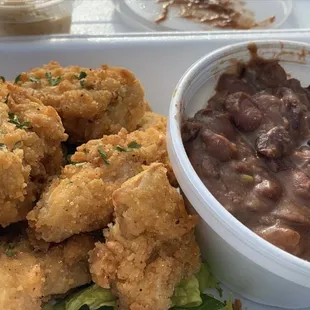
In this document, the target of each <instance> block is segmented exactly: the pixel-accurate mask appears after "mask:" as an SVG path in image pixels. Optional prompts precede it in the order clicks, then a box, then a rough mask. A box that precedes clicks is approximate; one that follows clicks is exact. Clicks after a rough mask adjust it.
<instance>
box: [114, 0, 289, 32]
mask: <svg viewBox="0 0 310 310" xmlns="http://www.w3.org/2000/svg"><path fill="white" fill-rule="evenodd" d="M115 3H116V6H117V8H118V10H119V12H121V14H122V15H123V18H125V19H126V20H127V22H128V23H130V24H132V25H134V26H137V25H140V26H141V27H142V28H145V29H149V30H155V31H171V30H175V31H202V30H204V31H210V30H223V29H216V28H212V27H210V26H208V25H207V24H200V23H197V22H194V21H190V20H187V19H184V18H180V17H179V16H178V15H179V14H178V11H179V10H178V8H175V7H171V8H170V9H169V15H168V18H167V20H165V21H164V22H162V23H159V24H157V23H156V22H155V19H156V18H157V17H158V16H159V15H160V12H161V8H162V3H157V2H156V0H115ZM244 3H245V9H247V10H249V11H251V12H253V13H254V16H255V20H256V21H257V22H260V21H263V20H266V19H268V18H270V17H272V16H275V22H273V23H270V24H268V25H266V27H265V28H278V27H280V26H281V25H282V24H283V23H284V22H285V21H286V19H287V18H288V16H289V15H290V13H291V11H292V7H293V0H245V1H244Z"/></svg>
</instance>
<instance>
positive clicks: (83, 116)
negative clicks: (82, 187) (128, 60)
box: [18, 62, 147, 142]
mask: <svg viewBox="0 0 310 310" xmlns="http://www.w3.org/2000/svg"><path fill="white" fill-rule="evenodd" d="M49 73H50V74H51V78H52V80H53V81H56V80H57V78H61V80H60V82H59V84H58V85H55V86H53V85H51V84H53V82H52V83H51V81H49V79H48V78H47V76H46V74H49ZM30 78H36V79H37V80H38V81H39V82H38V81H36V82H32V81H31V80H30ZM18 84H19V85H22V86H23V87H25V88H27V89H28V90H30V91H31V94H33V95H34V96H35V97H37V98H39V99H40V100H41V101H42V102H43V103H44V104H45V105H46V106H52V107H54V108H55V109H56V110H57V112H58V113H59V115H60V116H61V118H62V121H63V124H64V126H65V128H66V132H67V133H68V134H69V136H70V139H72V140H73V141H75V142H87V141H88V140H90V139H98V138H101V137H102V136H103V135H104V134H116V133H117V132H118V131H119V130H120V129H121V128H123V127H124V128H126V129H127V130H128V131H133V130H135V129H136V127H137V124H138V122H139V120H140V118H141V117H142V116H143V114H144V112H145V110H146V108H147V104H146V102H145V99H144V90H143V88H142V86H141V84H140V82H139V81H138V80H137V79H136V78H135V76H134V75H133V74H132V73H131V72H130V71H128V70H126V69H123V68H117V67H109V66H106V65H103V66H101V67H100V68H98V69H88V68H82V67H78V66H69V67H61V66H60V65H59V64H58V63H57V62H50V63H49V64H46V65H44V66H43V67H39V68H34V69H32V70H30V71H28V72H25V73H22V75H21V78H20V81H19V82H18Z"/></svg>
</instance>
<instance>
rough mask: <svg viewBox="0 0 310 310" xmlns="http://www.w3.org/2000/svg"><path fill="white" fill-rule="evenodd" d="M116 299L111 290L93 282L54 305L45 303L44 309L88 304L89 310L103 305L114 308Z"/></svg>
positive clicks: (72, 308)
mask: <svg viewBox="0 0 310 310" xmlns="http://www.w3.org/2000/svg"><path fill="white" fill-rule="evenodd" d="M116 299H117V298H116V297H115V296H114V295H113V294H112V293H111V292H110V290H107V289H104V288H101V287H99V286H98V285H96V284H93V285H91V286H89V287H87V288H85V289H83V290H81V291H79V292H77V293H76V294H74V295H73V296H71V297H67V298H65V299H64V300H62V301H60V302H58V303H56V304H54V305H52V304H47V305H45V306H44V307H43V310H79V309H81V307H82V306H88V308H89V310H97V309H99V308H101V307H112V309H113V308H114V307H116ZM107 309H108V308H107Z"/></svg>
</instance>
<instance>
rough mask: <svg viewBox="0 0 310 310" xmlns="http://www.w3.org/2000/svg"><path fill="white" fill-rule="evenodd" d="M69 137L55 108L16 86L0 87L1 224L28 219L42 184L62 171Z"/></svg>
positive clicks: (3, 85)
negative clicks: (65, 144)
mask: <svg viewBox="0 0 310 310" xmlns="http://www.w3.org/2000/svg"><path fill="white" fill-rule="evenodd" d="M66 138H67V136H66V135H65V134H64V128H63V126H62V123H61V120H60V118H59V116H58V115H57V113H56V111H55V110H54V109H53V108H48V107H45V106H44V105H43V104H42V103H40V102H37V100H36V99H35V98H32V97H30V96H29V95H27V93H26V91H24V90H22V89H21V88H18V87H15V86H13V85H6V84H2V85H1V88H0V204H1V208H0V225H1V226H3V227H5V226H7V225H9V224H10V223H14V222H18V221H20V220H23V219H25V218H26V215H27V213H28V212H29V211H30V210H31V208H32V207H33V202H34V201H35V199H36V198H37V197H38V195H39V193H40V189H41V184H42V183H43V182H44V181H45V180H46V178H47V177H48V175H49V174H53V173H55V172H56V171H57V170H59V169H60V164H61V158H62V157H61V154H62V152H61V141H63V140H65V139H66Z"/></svg>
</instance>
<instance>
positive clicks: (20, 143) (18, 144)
mask: <svg viewBox="0 0 310 310" xmlns="http://www.w3.org/2000/svg"><path fill="white" fill-rule="evenodd" d="M21 146H22V142H21V141H18V142H16V143H15V144H14V146H13V148H12V150H16V149H19V148H20V147H21Z"/></svg>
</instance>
